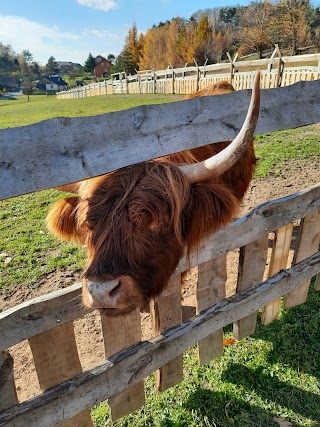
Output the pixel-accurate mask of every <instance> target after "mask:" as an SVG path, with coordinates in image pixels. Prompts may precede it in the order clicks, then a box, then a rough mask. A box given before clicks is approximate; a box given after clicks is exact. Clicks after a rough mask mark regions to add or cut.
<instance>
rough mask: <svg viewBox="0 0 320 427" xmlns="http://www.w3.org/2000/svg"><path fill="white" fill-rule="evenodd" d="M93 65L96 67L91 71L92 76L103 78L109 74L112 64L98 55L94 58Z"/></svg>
mask: <svg viewBox="0 0 320 427" xmlns="http://www.w3.org/2000/svg"><path fill="white" fill-rule="evenodd" d="M95 63H96V65H95V67H94V69H93V74H94V75H95V76H96V77H104V76H108V75H109V74H110V70H111V67H112V64H111V62H110V61H108V60H107V59H106V58H104V57H103V56H101V55H98V56H97V57H96V58H95Z"/></svg>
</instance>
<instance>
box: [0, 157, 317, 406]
mask: <svg viewBox="0 0 320 427" xmlns="http://www.w3.org/2000/svg"><path fill="white" fill-rule="evenodd" d="M279 173H280V174H279V176H275V177H272V178H268V179H265V180H261V181H253V182H252V184H251V186H250V188H249V190H248V192H247V196H246V197H245V200H244V202H243V206H242V208H241V212H240V215H243V214H245V213H247V212H248V211H250V210H251V209H253V208H254V207H255V206H257V205H259V204H261V203H263V202H266V201H268V200H272V199H277V198H279V197H283V196H287V195H289V194H292V193H295V192H297V191H299V190H302V189H305V188H308V187H310V186H312V185H314V184H316V183H317V182H319V178H320V172H319V163H318V161H317V160H313V161H296V160H295V161H287V162H285V163H284V164H283V167H282V169H281V171H280V172H279ZM237 267H238V251H234V252H232V253H230V254H228V282H227V293H228V294H231V293H232V292H233V291H234V289H235V285H236V280H237ZM196 276H197V269H192V271H191V272H190V274H189V279H188V281H187V284H186V286H185V288H184V290H183V304H184V306H185V308H184V314H185V317H191V316H192V315H193V314H194V313H195V308H194V307H195V301H194V288H195V282H196V280H195V279H196ZM79 279H80V272H79V271H77V272H72V271H57V272H55V273H51V274H50V275H48V276H47V277H46V278H45V279H43V280H42V282H41V283H39V286H38V287H37V289H20V290H15V291H14V292H12V293H8V294H6V295H5V296H0V310H3V309H8V308H10V307H12V306H15V305H17V304H20V303H21V302H23V301H26V300H29V299H31V298H34V297H37V296H40V295H43V294H46V293H48V292H52V291H54V290H57V289H61V288H65V287H66V286H69V285H71V284H73V283H75V282H76V281H79ZM141 317H142V331H143V338H144V339H146V338H149V337H150V335H151V333H150V316H149V315H148V314H147V313H142V314H141ZM74 325H75V334H76V341H77V346H78V349H79V356H80V361H81V364H82V367H83V369H84V370H87V369H90V368H92V367H94V366H96V365H97V364H98V363H100V362H101V361H103V359H104V348H103V338H102V333H101V328H100V317H99V315H98V313H96V312H93V313H90V314H88V315H86V316H85V317H84V318H82V319H78V320H76V321H75V322H74ZM10 352H11V354H12V355H13V357H14V360H15V367H14V375H15V381H16V385H17V394H18V398H19V400H20V401H23V400H26V399H29V398H31V397H33V396H35V395H37V394H39V393H40V389H39V384H38V380H37V376H36V372H35V368H34V365H33V361H32V355H31V351H30V348H29V345H28V343H27V342H26V341H25V342H22V343H20V344H18V345H15V346H14V347H12V348H11V349H10ZM25 378H28V381H27V385H26V381H25Z"/></svg>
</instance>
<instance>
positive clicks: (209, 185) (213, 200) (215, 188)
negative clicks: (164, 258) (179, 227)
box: [186, 181, 239, 251]
mask: <svg viewBox="0 0 320 427" xmlns="http://www.w3.org/2000/svg"><path fill="white" fill-rule="evenodd" d="M238 208H239V203H238V200H237V199H236V197H235V196H234V195H233V193H232V192H231V191H230V190H229V189H228V187H227V186H225V185H224V184H222V183H221V184H219V183H214V182H210V181H207V182H203V183H199V184H193V185H192V186H191V195H190V204H189V209H190V210H189V212H188V215H187V218H188V222H187V227H186V230H187V233H186V241H187V246H188V251H190V249H191V248H192V247H197V246H198V245H199V243H200V239H201V238H202V237H203V236H204V235H205V234H206V233H209V232H212V231H214V230H216V229H217V228H219V227H221V226H223V225H225V224H227V223H229V222H231V221H232V220H233V218H234V217H235V215H236V213H237V211H238Z"/></svg>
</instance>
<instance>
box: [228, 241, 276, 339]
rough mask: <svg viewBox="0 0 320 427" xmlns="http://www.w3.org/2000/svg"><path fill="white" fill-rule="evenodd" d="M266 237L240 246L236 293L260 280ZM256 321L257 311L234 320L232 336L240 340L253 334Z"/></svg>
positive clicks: (264, 262)
mask: <svg viewBox="0 0 320 427" xmlns="http://www.w3.org/2000/svg"><path fill="white" fill-rule="evenodd" d="M268 238H269V236H268V234H265V235H264V236H262V237H261V238H260V239H258V240H256V241H254V242H251V243H249V244H248V245H246V246H244V247H242V248H240V258H239V270H238V281H237V289H236V292H237V293H238V292H241V291H244V290H245V289H247V288H250V287H251V286H253V285H256V284H258V283H259V282H262V279H263V274H264V270H265V266H266V261H267V256H268ZM256 323H257V312H255V313H252V314H251V315H249V316H247V317H244V318H243V319H240V320H238V321H237V322H234V324H233V334H234V338H235V339H236V340H242V339H243V338H245V337H247V336H248V335H252V334H254V332H255V330H256Z"/></svg>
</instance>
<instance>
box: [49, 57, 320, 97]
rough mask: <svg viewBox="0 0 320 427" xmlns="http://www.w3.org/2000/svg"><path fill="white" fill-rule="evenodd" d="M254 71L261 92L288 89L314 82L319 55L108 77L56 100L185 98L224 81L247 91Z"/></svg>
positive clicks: (64, 93)
mask: <svg viewBox="0 0 320 427" xmlns="http://www.w3.org/2000/svg"><path fill="white" fill-rule="evenodd" d="M277 55H278V57H277ZM279 55H280V56H279ZM230 59H231V58H230ZM230 67H231V68H230ZM257 68H259V69H260V70H261V88H263V89H270V88H276V87H280V86H289V85H292V84H294V83H297V82H299V81H302V80H317V79H319V77H320V54H312V55H299V56H283V57H282V56H281V53H280V51H279V50H278V49H275V51H274V54H273V55H272V56H271V58H267V59H259V60H249V61H234V60H233V61H231V62H230V63H221V64H212V65H204V66H199V67H195V66H191V67H183V68H175V69H173V68H167V69H165V70H158V71H153V70H149V71H142V72H139V73H138V74H136V75H130V76H127V75H126V74H125V73H124V72H122V73H117V74H114V75H112V77H111V79H110V80H105V81H103V82H98V83H90V84H88V85H85V86H82V87H76V88H73V89H69V90H67V91H63V92H60V93H58V94H57V97H58V99H73V98H83V97H86V96H97V95H111V94H147V93H149V94H156V93H158V94H180V95H186V94H190V93H193V92H195V91H196V90H198V89H203V88H204V87H206V86H208V85H210V84H213V83H216V82H219V81H221V80H228V81H229V82H230V83H231V84H232V85H233V86H234V88H235V89H236V90H242V89H251V88H252V85H253V80H254V70H255V69H257ZM230 70H231V71H230Z"/></svg>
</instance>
